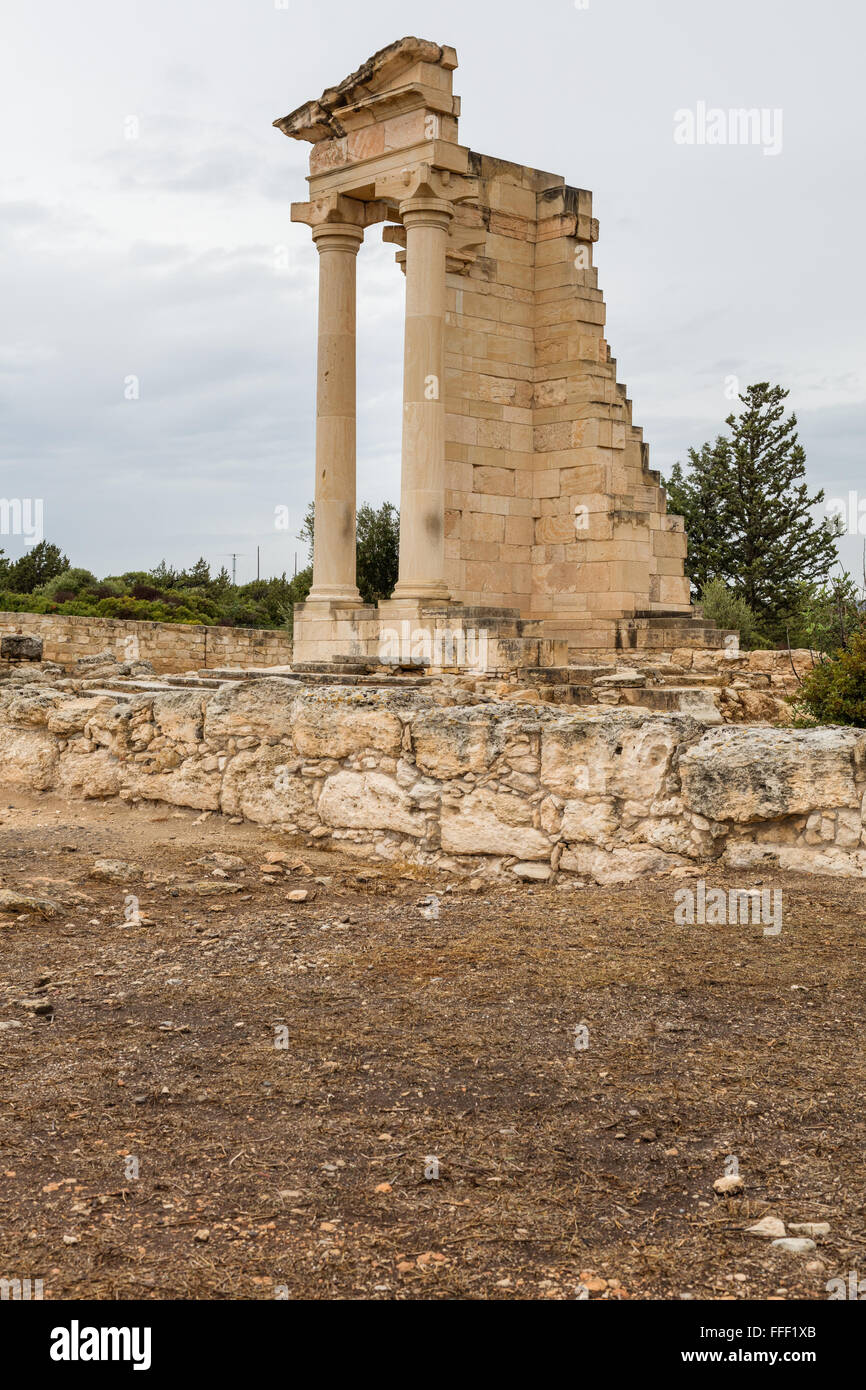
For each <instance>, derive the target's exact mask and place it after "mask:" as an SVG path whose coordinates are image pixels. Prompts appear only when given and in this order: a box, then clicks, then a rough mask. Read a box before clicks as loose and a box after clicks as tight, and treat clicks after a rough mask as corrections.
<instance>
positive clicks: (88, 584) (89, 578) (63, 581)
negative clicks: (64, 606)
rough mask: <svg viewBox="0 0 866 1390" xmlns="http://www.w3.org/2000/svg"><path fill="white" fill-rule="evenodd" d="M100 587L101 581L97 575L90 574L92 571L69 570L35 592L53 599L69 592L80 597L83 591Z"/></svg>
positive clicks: (57, 575)
mask: <svg viewBox="0 0 866 1390" xmlns="http://www.w3.org/2000/svg"><path fill="white" fill-rule="evenodd" d="M98 586H99V580H98V579H97V578H96V575H95V574H91V573H90V570H85V569H68V570H63V571H62V572H61V573H60V574H56V575H55V576H54V578H53V579H49V580H48V583H47V584H43V585H42V586H41V587H40V588H39V589H37V590H36V591H35V592H36V593H38V594H42V595H43V596H44V597H45V598H48V599H53V598H54V596H55V594H57V593H66V592H69V593H71V594H75V595H78V594H80V593H81V592H82V591H83V590H86V589H96V588H98Z"/></svg>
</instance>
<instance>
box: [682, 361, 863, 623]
mask: <svg viewBox="0 0 866 1390" xmlns="http://www.w3.org/2000/svg"><path fill="white" fill-rule="evenodd" d="M788 395H789V392H788V391H786V390H784V388H783V387H781V386H771V385H770V384H769V382H766V381H763V382H758V383H757V385H754V386H749V387H747V389H746V392H745V394H744V395H741V396H740V398H739V399H740V401H741V402H742V406H743V408H742V410H741V411H740V413H739V414H734V415H729V416H728V418H727V420H726V421H725V423H726V425H727V426H728V429H729V430H730V432H731V433H730V437H729V438H725V437H724V436H719V438H718V439H717V440H716V442H715V443H714V444H705V445H704V446H703V447H702V448H701V449H700V450H699V451H698V450H694V449H692V450H690V451H689V461H690V468H691V472H690V474H689V475H688V477H685V476H684V475H683V473H682V470H681V469H680V468H679V465H677V466H676V468H675V469H674V472H673V474H672V476H671V482H670V485H669V495H670V500H671V506H672V508H673V509H674V510H675V511H681V512H682V515H683V516H684V517H685V521H686V532H687V534H688V536H689V543H690V544H689V549H690V551H693V554H692V555H691V556H690V558H689V561H688V562H687V570H688V573H689V575H690V576H691V578H692V580H693V582H694V584H695V586H696V588H697V589H698V592H699V593H700V592H701V591H702V590H703V587H704V585H705V584H706V583H707V582H708V581H709V580H710V579H713V578H721V579H724V580H725V581H726V582H727V583H728V584H729V585H730V586H731V588H732V589H733V590H734V592H735V593H736V594H737V595H738V596H739V597H741V598H742V599H744V600H745V602H746V603H747V604H748V605H749V607H750V608H751V609H752V610H753V611H754V612H755V613H756V614H757V615H758V618H759V619H760V620H761V621H762V624H763V626H764V628H765V630H766V631H767V632H768V634H769V635H772V636H774V637H780V636H781V637H784V617H785V614H786V613H789V612H791V611H792V610H793V609H795V607H796V604H797V600H798V596H799V593H800V586H801V584H802V583H803V582H804V581H805V582H814V581H820V580H823V579H826V577H827V575H828V574H829V572H830V570H831V569H832V567H833V565H835V564H836V563H837V559H838V556H837V554H836V537H837V536H839V535H840V534H841V530H842V523H841V521H840V520H839V519H838V518H834V519H832V520H831V519H830V518H829V517H824V518H822V519H821V520H820V521H816V520H815V518H814V517H813V516H812V514H811V509H812V508H813V507H815V506H817V505H819V504H820V503H821V502H823V501H824V492H823V490H819V491H818V492H815V493H812V494H810V492H809V488H808V485H807V483H806V481H805V479H806V454H805V450H804V449H803V446H802V445H801V444H800V442H799V438H798V436H797V417H796V415H790V416H788V415H786V411H785V401H786V399H787V397H788Z"/></svg>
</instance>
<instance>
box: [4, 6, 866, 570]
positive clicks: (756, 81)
mask: <svg viewBox="0 0 866 1390" xmlns="http://www.w3.org/2000/svg"><path fill="white" fill-rule="evenodd" d="M4 12H5V16H6V23H5V35H4V37H5V45H4V52H3V55H2V58H0V104H2V107H3V108H5V109H3V111H2V119H3V131H4V140H3V147H4V148H3V154H2V172H3V178H2V184H0V188H2V193H0V198H2V205H0V240H2V248H0V303H2V314H0V451H2V459H3V483H2V493H3V495H4V496H5V497H7V498H14V497H22V498H24V497H30V498H43V499H44V514H45V525H44V529H45V534H46V535H47V536H48V538H49V539H51V540H54V541H56V542H57V543H59V544H60V545H62V546H63V548H64V549H65V550H66V551H67V553H68V554H69V556H70V558H71V560H72V562H73V564H81V565H86V566H87V567H88V568H91V569H93V570H95V571H96V572H97V573H99V574H100V575H101V574H106V573H116V572H118V571H122V570H124V569H129V568H149V567H151V566H152V565H154V564H155V563H157V562H158V561H159V560H160V559H162V558H163V557H165V558H166V559H167V560H169V561H170V562H171V563H173V564H175V565H183V564H189V563H192V562H193V561H194V560H195V559H196V558H197V556H198V555H200V554H204V555H205V556H206V557H207V559H208V560H209V561H210V562H211V563H212V564H213V565H215V566H218V565H220V564H222V563H227V564H230V561H229V560H228V559H227V558H226V557H227V556H228V555H229V553H230V552H232V551H234V552H237V553H238V555H239V558H238V561H237V566H238V579H239V581H243V580H246V579H249V578H252V577H254V575H255V555H256V546H257V545H258V546H260V547H261V555H262V572H263V574H271V573H278V572H280V571H281V570H283V569H288V570H289V571H291V569H292V567H293V563H294V553H295V551H299V552H301V553H300V554H299V557H298V558H299V563H303V561H304V558H305V557H304V554H303V549H302V547H301V545H300V544H299V543H298V542H296V541H294V540H293V539H291V537H287V535H286V533H285V532H282V531H276V530H275V527H274V509H275V508H276V507H279V506H288V507H289V508H290V509H291V513H292V515H293V517H294V518H295V519H296V521H297V522H298V523H299V521H300V518H301V515H302V513H303V510H304V506H305V504H306V502H307V500H308V499H309V498H310V497H311V495H312V486H313V478H312V458H313V437H314V436H313V419H314V395H315V317H316V299H315V295H316V253H315V251H314V249H313V245H312V241H311V239H310V235H309V231H308V230H307V228H305V227H303V226H293V225H292V224H291V223H290V221H289V203H290V202H291V201H293V200H300V199H303V198H304V197H305V196H306V193H305V190H306V185H305V183H304V176H305V172H306V161H307V156H308V149H309V147H308V146H306V145H303V144H300V143H297V142H295V141H290V140H287V139H286V138H285V137H284V136H283V135H281V134H280V133H279V132H278V131H276V130H274V129H273V128H272V124H271V123H272V121H273V120H274V118H275V117H278V116H282V115H285V114H286V112H288V111H290V110H292V109H293V108H294V107H296V106H298V105H300V104H301V103H302V102H304V101H306V100H308V99H310V98H312V97H316V96H318V95H319V94H320V93H321V91H322V90H323V88H324V87H325V86H328V85H332V84H334V83H336V82H338V81H339V80H340V79H341V78H343V77H344V76H346V75H347V74H348V73H349V72H351V71H353V70H354V69H355V68H356V67H358V66H359V64H360V63H361V62H362V61H363V60H364V59H366V58H367V57H369V56H370V55H371V54H372V53H373V52H375V51H376V50H377V49H379V48H381V47H383V46H384V45H386V44H387V43H390V42H391V41H393V40H394V39H396V38H399V37H402V36H403V35H405V34H417V35H419V36H421V37H423V38H429V39H433V40H435V41H436V42H439V43H448V44H452V45H453V46H454V47H455V48H456V49H457V52H458V56H459V59H460V67H459V69H458V71H457V72H456V73H455V90H456V91H457V92H458V93H459V94H460V95H461V96H462V99H463V116H462V118H461V123H460V136H461V141H462V143H464V144H467V145H470V146H471V147H472V148H473V149H475V150H478V151H481V152H483V153H487V154H492V155H498V156H500V157H503V158H507V159H512V160H515V161H519V162H522V163H525V164H533V165H535V166H537V167H538V168H541V169H546V170H552V171H554V172H556V173H561V174H564V175H565V177H566V178H567V180H568V182H569V183H572V184H576V185H578V186H580V187H583V188H589V189H592V191H593V194H594V200H595V204H594V206H595V213H596V216H597V217H598V218H599V220H600V224H601V236H600V241H599V244H598V246H597V248H596V264H597V265H598V267H599V275H600V285H601V288H602V289H603V291H604V293H605V297H606V300H607V304H608V329H607V336H608V339H609V341H610V343H611V345H612V348H613V352H614V354H615V356H616V358H617V360H618V367H619V375H620V380H623V381H625V382H626V383H627V384H628V387H629V392H630V395H631V397H632V399H633V401H634V417H635V420H636V422H637V423H639V424H642V425H643V426H644V430H645V437H646V438H647V439H648V440H649V441H650V445H651V455H652V462H653V464H654V466H656V467H661V468H662V470H663V471H666V470H668V469H669V468H670V466H671V465H672V463H673V462H674V461H675V460H676V459H678V458H683V457H684V455H685V451H686V449H687V448H688V446H689V445H692V444H700V443H701V442H702V441H703V440H704V439H707V438H711V437H713V436H714V435H715V434H716V433H717V432H718V431H719V429H720V428H721V426H722V422H723V420H724V417H725V415H726V414H727V413H728V412H729V410H730V408H731V407H730V401H729V400H728V399H726V395H725V391H726V383H728V379H729V378H731V377H736V378H738V379H739V381H740V384H741V385H742V386H743V387H744V386H745V385H746V384H747V383H749V382H752V381H760V380H765V379H769V380H771V381H777V382H781V383H782V384H783V385H785V386H787V387H790V390H791V397H790V403H791V405H792V406H793V407H794V408H795V409H796V411H797V413H798V416H799V419H800V427H801V438H802V440H803V442H804V444H805V446H806V449H807V455H808V461H809V472H810V478H811V481H812V482H813V483H814V484H815V485H816V486H818V485H820V486H823V487H825V488H826V490H827V493H828V496H830V497H835V496H838V495H840V494H842V495H845V496H846V497H847V494H848V492H849V490H855V491H857V492H858V493H859V495H860V497H861V498H863V499H864V501H866V470H864V442H863V441H864V427H866V370H864V331H863V325H864V319H866V313H864V310H866V303H864V300H866V294H864V284H866V276H864V251H863V226H864V202H866V193H864V180H863V166H862V150H863V135H864V119H863V96H862V93H863V85H862V80H861V65H862V53H863V48H864V38H866V20H864V10H863V7H862V5H861V3H860V0H824V3H823V4H821V5H820V6H819V5H816V4H815V3H814V0H810V2H809V3H807V0H725V3H724V4H711V3H708V0H588V3H585V0H579V3H577V4H575V3H574V0H533V3H532V4H529V3H525V2H524V3H515V0H472V3H468V0H459V3H455V2H454V0H437V3H435V4H431V3H429V0H424V3H416V0H364V3H358V0H337V2H336V3H328V0H319V3H317V4H309V3H307V2H306V0H304V2H303V3H302V0H276V3H275V0H146V3H144V2H142V3H138V2H137V0H79V3H77V4H75V5H70V4H68V3H66V2H65V0H63V2H62V0H42V3H40V4H39V5H34V4H32V3H31V0H6V5H5V6H4ZM700 102H704V103H705V104H706V106H707V107H709V108H722V109H724V110H727V109H729V108H738V107H757V108H766V109H767V110H768V111H776V110H779V111H781V113H782V127H781V133H782V147H781V150H780V152H778V153H777V154H769V155H768V154H765V153H764V150H763V148H761V146H760V145H752V146H743V145H738V146H731V145H728V146H719V145H706V144H705V145H685V144H678V143H677V142H676V141H675V139H674V129H675V112H677V111H681V110H691V111H696V110H697V108H698V103H700ZM393 256H394V247H393V246H383V245H382V244H381V229H380V228H373V229H372V230H371V232H369V233H368V234H367V243H366V244H365V246H364V248H363V250H362V253H361V257H360V259H359V295H360V298H359V440H358V448H359V458H358V486H359V499H360V500H362V501H364V500H366V501H370V502H373V503H379V502H381V501H383V500H385V499H386V498H390V499H392V500H394V501H395V502H396V501H398V500H399V447H400V439H399V434H400V387H401V351H402V349H401V333H402V295H403V279H402V276H401V274H400V272H399V270H398V269H397V267H396V266H395V265H394V261H393ZM130 377H135V378H137V379H138V382H139V389H140V394H139V399H137V400H127V399H125V383H126V382H127V381H128V379H129V378H130ZM126 394H128V392H126ZM296 529H297V528H296V526H295V525H293V528H292V531H293V532H294V530H296ZM863 529H864V531H866V518H864V521H863ZM0 544H2V545H3V546H4V548H5V550H6V553H7V554H8V555H11V556H15V555H18V554H20V553H21V551H22V549H23V544H24V542H23V538H21V537H18V536H4V537H0ZM861 547H862V537H860V538H859V539H858V538H856V537H855V536H850V537H848V538H846V540H845V541H844V542H843V554H844V557H845V559H846V561H847V563H848V564H849V565H851V566H856V565H858V563H859V560H858V557H859V553H860V549H861Z"/></svg>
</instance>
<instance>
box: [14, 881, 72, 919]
mask: <svg viewBox="0 0 866 1390" xmlns="http://www.w3.org/2000/svg"><path fill="white" fill-rule="evenodd" d="M62 911H63V909H62V907H61V905H60V903H57V902H55V901H54V899H53V898H41V897H33V896H32V895H31V894H30V893H16V892H15V890H14V889H13V888H0V912H38V914H39V916H40V917H59V916H60V914H61V912H62Z"/></svg>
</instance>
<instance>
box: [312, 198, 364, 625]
mask: <svg viewBox="0 0 866 1390" xmlns="http://www.w3.org/2000/svg"><path fill="white" fill-rule="evenodd" d="M363 239H364V231H363V227H362V226H356V225H354V224H353V223H350V222H340V221H326V222H323V223H321V224H320V225H318V226H316V225H314V226H313V240H314V241H315V243H316V250H317V251H318V253H319V350H318V386H317V391H316V523H315V530H314V534H313V587H312V589H311V590H310V593H309V597H308V600H307V602H309V603H314V602H316V601H317V600H319V601H322V600H324V601H327V602H332V603H333V602H340V603H348V604H359V603H360V602H361V597H360V594H359V593H358V586H357V584H356V582H355V300H356V276H355V271H356V261H357V256H358V249H359V247H360V245H361V242H362V241H363Z"/></svg>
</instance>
